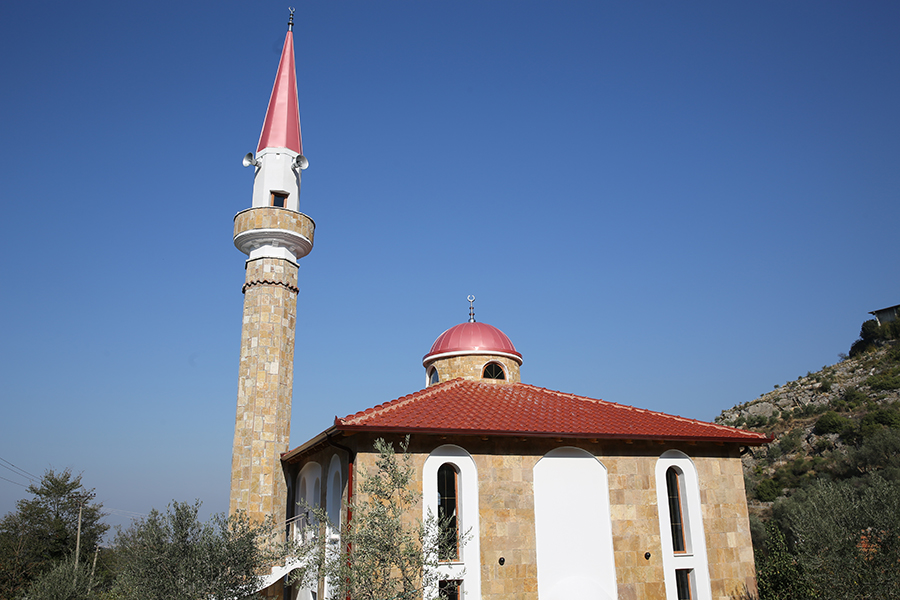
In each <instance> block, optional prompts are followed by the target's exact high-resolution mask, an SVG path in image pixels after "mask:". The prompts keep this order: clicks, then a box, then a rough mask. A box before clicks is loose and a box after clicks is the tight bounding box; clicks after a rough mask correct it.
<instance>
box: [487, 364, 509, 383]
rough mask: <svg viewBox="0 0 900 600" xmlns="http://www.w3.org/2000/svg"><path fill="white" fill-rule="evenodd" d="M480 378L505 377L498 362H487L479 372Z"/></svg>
mask: <svg viewBox="0 0 900 600" xmlns="http://www.w3.org/2000/svg"><path fill="white" fill-rule="evenodd" d="M481 377H482V379H506V372H505V371H504V370H503V367H501V366H500V365H499V364H498V363H495V362H489V363H488V364H486V365H484V370H483V371H482V372H481Z"/></svg>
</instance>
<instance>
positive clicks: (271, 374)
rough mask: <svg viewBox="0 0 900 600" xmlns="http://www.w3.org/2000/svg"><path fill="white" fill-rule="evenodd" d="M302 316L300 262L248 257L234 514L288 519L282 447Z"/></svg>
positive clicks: (234, 457)
mask: <svg viewBox="0 0 900 600" xmlns="http://www.w3.org/2000/svg"><path fill="white" fill-rule="evenodd" d="M296 317H297V266H296V265H295V264H293V263H291V262H290V261H287V260H281V259H273V258H265V259H259V260H251V261H248V262H247V276H246V283H245V284H244V317H243V326H242V327H241V361H240V368H239V373H240V376H239V380H238V397H237V416H236V420H235V429H234V447H233V453H232V462H231V498H230V503H229V512H230V513H234V512H235V511H236V510H239V509H241V510H244V511H246V512H247V513H248V515H249V516H250V517H251V518H252V519H254V520H257V521H261V520H263V519H264V518H265V517H266V516H268V515H274V516H275V519H276V520H277V521H282V520H283V519H284V518H285V509H286V498H287V487H286V485H285V481H284V475H283V471H282V466H281V453H282V452H286V451H287V450H288V443H289V436H290V424H291V394H292V389H293V377H294V375H293V374H294V331H295V327H296Z"/></svg>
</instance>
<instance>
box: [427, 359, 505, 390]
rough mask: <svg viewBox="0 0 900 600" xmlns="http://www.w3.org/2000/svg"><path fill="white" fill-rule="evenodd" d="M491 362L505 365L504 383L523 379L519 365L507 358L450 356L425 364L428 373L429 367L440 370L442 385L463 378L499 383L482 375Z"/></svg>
mask: <svg viewBox="0 0 900 600" xmlns="http://www.w3.org/2000/svg"><path fill="white" fill-rule="evenodd" d="M489 362H496V363H500V364H501V365H503V368H504V370H505V371H506V379H505V380H502V381H503V382H504V383H519V382H520V381H521V380H522V378H521V377H520V376H519V363H518V362H516V361H514V360H512V359H511V358H506V357H505V356H494V355H491V354H468V355H465V356H450V357H447V358H440V359H438V360H435V361H432V362H430V363H426V364H425V369H426V373H427V370H428V367H431V366H434V367H435V368H436V369H437V370H438V376H439V377H440V383H443V382H445V381H450V380H451V379H456V378H457V377H462V378H463V379H479V380H482V381H498V380H491V379H482V378H481V374H482V371H483V370H484V366H485V365H486V364H488V363H489Z"/></svg>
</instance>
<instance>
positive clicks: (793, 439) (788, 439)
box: [778, 430, 800, 454]
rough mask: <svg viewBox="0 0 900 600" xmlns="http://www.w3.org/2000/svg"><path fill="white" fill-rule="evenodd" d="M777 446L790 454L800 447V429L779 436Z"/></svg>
mask: <svg viewBox="0 0 900 600" xmlns="http://www.w3.org/2000/svg"><path fill="white" fill-rule="evenodd" d="M778 446H779V447H780V448H781V451H782V452H783V453H784V454H790V453H791V452H795V451H796V450H799V449H800V430H795V431H792V432H790V433H789V434H787V435H785V436H784V437H783V438H781V441H780V442H778Z"/></svg>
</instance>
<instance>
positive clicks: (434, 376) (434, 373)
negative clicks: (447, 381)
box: [428, 367, 441, 385]
mask: <svg viewBox="0 0 900 600" xmlns="http://www.w3.org/2000/svg"><path fill="white" fill-rule="evenodd" d="M440 381H441V376H440V375H439V374H438V370H437V369H435V368H434V367H431V370H430V371H429V372H428V385H434V384H436V383H440Z"/></svg>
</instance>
